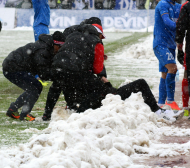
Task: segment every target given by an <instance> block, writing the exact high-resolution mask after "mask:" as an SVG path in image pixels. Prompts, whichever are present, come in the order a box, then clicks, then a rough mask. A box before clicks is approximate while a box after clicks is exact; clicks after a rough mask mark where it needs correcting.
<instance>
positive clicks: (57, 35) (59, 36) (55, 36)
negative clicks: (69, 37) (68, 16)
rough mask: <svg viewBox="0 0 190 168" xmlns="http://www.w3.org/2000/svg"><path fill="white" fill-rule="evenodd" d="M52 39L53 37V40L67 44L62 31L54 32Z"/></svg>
mask: <svg viewBox="0 0 190 168" xmlns="http://www.w3.org/2000/svg"><path fill="white" fill-rule="evenodd" d="M52 37H53V40H56V41H61V42H65V36H64V35H63V33H62V32H60V31H56V32H54V33H53V35H52Z"/></svg>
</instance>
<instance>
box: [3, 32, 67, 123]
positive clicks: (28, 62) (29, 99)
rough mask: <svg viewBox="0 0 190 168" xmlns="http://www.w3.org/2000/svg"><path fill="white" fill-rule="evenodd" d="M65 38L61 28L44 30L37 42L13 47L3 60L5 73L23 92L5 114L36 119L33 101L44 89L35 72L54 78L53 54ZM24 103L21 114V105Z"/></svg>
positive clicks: (43, 77) (42, 76) (47, 78)
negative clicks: (52, 32)
mask: <svg viewBox="0 0 190 168" xmlns="http://www.w3.org/2000/svg"><path fill="white" fill-rule="evenodd" d="M63 41H65V39H64V36H63V35H62V33H61V32H58V31H57V32H55V33H54V34H53V35H45V34H42V35H40V36H39V40H38V41H36V42H35V43H29V44H27V45H25V46H23V47H20V48H18V49H16V50H15V51H12V52H11V53H10V54H9V55H8V56H7V57H6V58H5V60H4V61H3V64H2V66H3V74H4V76H5V77H6V78H7V79H8V80H9V81H10V82H12V83H13V84H15V85H16V86H18V87H20V88H21V89H23V90H24V92H23V93H22V94H21V95H20V96H19V97H18V98H17V99H16V101H15V102H12V103H11V104H10V107H9V108H8V111H7V113H6V115H7V116H8V117H11V118H14V119H20V120H28V121H33V120H35V117H34V116H32V115H31V114H30V112H31V110H32V108H33V106H34V104H35V103H36V101H37V100H38V98H39V96H40V93H41V91H42V87H43V86H42V84H41V82H39V81H38V80H37V79H36V78H35V75H37V74H38V75H39V77H40V79H42V80H51V75H50V67H51V64H52V59H53V57H54V55H55V54H56V53H57V52H58V50H59V48H60V46H61V45H62V44H63ZM21 107H22V111H21V113H20V114H19V112H18V109H19V108H21Z"/></svg>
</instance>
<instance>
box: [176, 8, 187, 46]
mask: <svg viewBox="0 0 190 168" xmlns="http://www.w3.org/2000/svg"><path fill="white" fill-rule="evenodd" d="M187 12H188V11H187V9H186V6H183V7H182V8H181V12H180V15H179V18H178V20H177V24H176V38H175V41H176V42H177V43H178V45H177V47H178V49H179V50H182V44H183V39H184V37H185V31H186V30H187V26H188V17H189V16H188V13H187Z"/></svg>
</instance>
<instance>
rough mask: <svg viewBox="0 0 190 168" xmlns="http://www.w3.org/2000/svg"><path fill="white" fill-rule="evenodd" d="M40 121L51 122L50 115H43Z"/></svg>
mask: <svg viewBox="0 0 190 168" xmlns="http://www.w3.org/2000/svg"><path fill="white" fill-rule="evenodd" d="M42 120H43V121H50V120H51V115H48V114H46V113H44V114H43V116H42Z"/></svg>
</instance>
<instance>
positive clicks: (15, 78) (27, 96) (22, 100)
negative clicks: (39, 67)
mask: <svg viewBox="0 0 190 168" xmlns="http://www.w3.org/2000/svg"><path fill="white" fill-rule="evenodd" d="M3 74H4V76H5V77H6V78H7V79H8V80H9V81H10V82H12V83H13V84H15V85H17V86H18V87H20V88H21V89H23V90H24V92H23V93H22V94H21V95H20V96H19V97H18V98H17V99H16V101H15V102H12V103H11V105H10V107H9V108H10V109H12V110H13V111H17V110H18V109H19V108H21V107H22V111H21V116H23V117H25V116H26V115H27V114H28V113H30V112H31V110H32V108H33V106H34V104H35V103H36V101H37V100H38V98H39V96H40V93H41V91H42V88H43V87H42V84H41V83H40V82H39V81H38V80H37V79H36V78H35V77H34V76H33V75H30V74H28V72H4V71H3Z"/></svg>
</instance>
